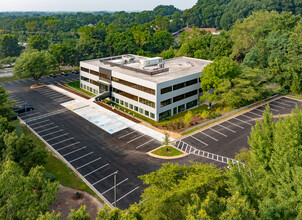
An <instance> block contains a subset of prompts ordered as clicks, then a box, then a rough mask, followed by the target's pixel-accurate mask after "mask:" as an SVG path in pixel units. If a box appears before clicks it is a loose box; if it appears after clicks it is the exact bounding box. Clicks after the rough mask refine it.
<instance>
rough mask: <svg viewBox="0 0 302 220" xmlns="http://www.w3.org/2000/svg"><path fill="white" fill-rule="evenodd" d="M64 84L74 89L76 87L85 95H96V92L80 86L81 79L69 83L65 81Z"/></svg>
mask: <svg viewBox="0 0 302 220" xmlns="http://www.w3.org/2000/svg"><path fill="white" fill-rule="evenodd" d="M63 85H65V86H67V87H70V88H72V89H75V90H77V91H79V92H80V93H83V94H84V95H88V96H90V97H94V96H95V94H93V93H91V92H88V91H86V90H84V89H81V88H80V81H73V82H68V83H64V84H63Z"/></svg>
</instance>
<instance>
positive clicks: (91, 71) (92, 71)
mask: <svg viewBox="0 0 302 220" xmlns="http://www.w3.org/2000/svg"><path fill="white" fill-rule="evenodd" d="M90 74H92V75H95V76H99V72H97V71H94V70H90Z"/></svg>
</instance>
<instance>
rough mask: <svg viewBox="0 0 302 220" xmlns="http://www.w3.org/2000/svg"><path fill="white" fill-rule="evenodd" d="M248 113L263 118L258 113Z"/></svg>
mask: <svg viewBox="0 0 302 220" xmlns="http://www.w3.org/2000/svg"><path fill="white" fill-rule="evenodd" d="M247 113H251V114H253V115H256V116H258V117H261V118H262V115H259V114H256V113H254V112H251V111H250V112H247Z"/></svg>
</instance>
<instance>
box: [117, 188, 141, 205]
mask: <svg viewBox="0 0 302 220" xmlns="http://www.w3.org/2000/svg"><path fill="white" fill-rule="evenodd" d="M138 188H139V186H138V187H136V188H134V189H132V190H131V191H130V192H128V193H126V194H125V195H123V196H122V197H120V198H119V199H117V200H116V202H113V203H112V205H114V204H115V203H117V202H118V201H120V200H122V199H123V198H125V197H126V196H128V195H129V194H130V193H132V192H134V191H135V190H137V189H138Z"/></svg>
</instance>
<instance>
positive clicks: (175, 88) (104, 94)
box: [80, 54, 212, 121]
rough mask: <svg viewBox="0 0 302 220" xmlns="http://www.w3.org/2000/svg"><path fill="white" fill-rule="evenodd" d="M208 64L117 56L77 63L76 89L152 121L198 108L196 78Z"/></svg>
mask: <svg viewBox="0 0 302 220" xmlns="http://www.w3.org/2000/svg"><path fill="white" fill-rule="evenodd" d="M211 62H212V61H208V60H201V59H195V58H189V57H178V58H173V59H169V60H165V61H163V59H162V58H161V57H154V58H147V57H143V56H137V55H130V54H127V55H121V56H114V57H107V58H102V59H95V60H86V61H82V62H80V70H81V72H80V86H81V88H82V89H84V90H87V91H90V92H92V93H94V94H96V95H97V98H99V99H104V98H108V97H109V98H110V99H111V101H112V102H115V103H117V104H119V105H122V106H124V107H125V108H128V109H130V110H133V111H136V112H137V113H139V114H142V115H144V116H146V117H148V118H151V119H153V120H155V121H160V120H162V119H164V118H167V117H170V116H172V115H175V114H178V113H180V112H182V111H185V110H188V109H191V108H193V107H196V106H197V105H199V97H200V95H201V89H200V74H202V69H203V68H204V67H205V66H207V65H208V64H209V63H211Z"/></svg>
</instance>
